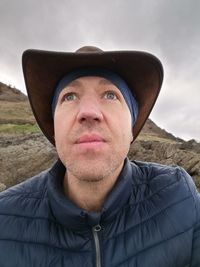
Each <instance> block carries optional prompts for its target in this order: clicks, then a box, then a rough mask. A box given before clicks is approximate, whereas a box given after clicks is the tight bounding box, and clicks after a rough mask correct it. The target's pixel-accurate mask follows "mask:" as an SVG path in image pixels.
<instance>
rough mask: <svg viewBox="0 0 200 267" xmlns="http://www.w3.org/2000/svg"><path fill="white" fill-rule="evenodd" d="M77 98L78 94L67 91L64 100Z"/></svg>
mask: <svg viewBox="0 0 200 267" xmlns="http://www.w3.org/2000/svg"><path fill="white" fill-rule="evenodd" d="M75 99H76V94H75V93H67V94H65V95H64V100H65V101H73V100H75Z"/></svg>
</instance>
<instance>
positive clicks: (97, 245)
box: [92, 224, 101, 267]
mask: <svg viewBox="0 0 200 267" xmlns="http://www.w3.org/2000/svg"><path fill="white" fill-rule="evenodd" d="M100 231H101V225H99V224H97V225H95V226H94V227H92V233H93V237H94V243H95V250H96V267H101V250H100V242H99V236H98V232H100Z"/></svg>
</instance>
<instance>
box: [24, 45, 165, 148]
mask: <svg viewBox="0 0 200 267" xmlns="http://www.w3.org/2000/svg"><path fill="white" fill-rule="evenodd" d="M22 66H23V73H24V79H25V83H26V88H27V93H28V97H29V101H30V104H31V107H32V110H33V114H34V116H35V118H36V121H37V123H38V125H39V127H40V128H41V130H42V131H43V133H44V135H45V136H46V137H47V138H48V139H49V141H50V142H51V143H52V144H53V145H55V141H54V122H53V116H52V109H51V104H52V99H53V95H54V89H55V88H56V86H57V84H58V82H59V81H60V80H61V79H62V78H63V77H64V76H65V75H66V74H68V73H69V72H71V71H73V70H76V69H78V68H84V67H101V68H102V67H103V68H106V69H108V70H111V71H113V72H115V73H117V74H119V75H120V76H121V77H122V78H123V79H124V80H125V81H126V83H127V84H128V86H129V88H130V89H131V91H132V93H133V94H134V97H135V98H136V100H137V102H138V107H139V111H138V117H137V120H136V122H135V124H134V126H133V137H134V139H135V138H136V137H137V135H138V134H139V132H140V131H141V129H142V127H143V125H144V123H145V121H146V120H147V118H148V116H149V114H150V112H151V110H152V108H153V106H154V104H155V101H156V99H157V97H158V94H159V92H160V88H161V85H162V81H163V68H162V64H161V62H160V61H159V60H158V59H157V58H156V57H155V56H153V55H151V54H149V53H146V52H141V51H102V50H101V49H99V48H97V47H92V46H84V47H82V48H80V49H78V50H77V51H76V52H54V51H42V50H33V49H31V50H26V51H25V52H24V53H23V56H22Z"/></svg>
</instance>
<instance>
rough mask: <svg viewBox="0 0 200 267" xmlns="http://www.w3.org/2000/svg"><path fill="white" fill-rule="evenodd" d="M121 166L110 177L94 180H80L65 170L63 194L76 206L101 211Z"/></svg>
mask: <svg viewBox="0 0 200 267" xmlns="http://www.w3.org/2000/svg"><path fill="white" fill-rule="evenodd" d="M120 171H121V167H120V168H119V169H118V170H116V172H115V174H114V175H113V174H112V176H111V177H105V178H104V179H102V180H100V181H96V182H94V181H93V182H88V181H82V180H79V179H78V178H76V177H74V176H73V175H71V174H69V173H67V172H66V174H65V177H64V183H63V185H64V192H65V195H66V196H67V197H68V198H69V199H70V200H71V201H72V202H73V203H75V204H76V205H77V206H78V207H80V208H82V209H84V210H87V211H90V212H92V211H93V212H98V211H101V209H102V205H103V203H104V201H105V199H106V197H107V195H108V194H109V192H110V191H111V189H112V188H113V186H114V185H115V183H116V181H117V178H118V176H119V173H120Z"/></svg>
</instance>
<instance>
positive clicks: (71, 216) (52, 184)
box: [47, 159, 132, 230]
mask: <svg viewBox="0 0 200 267" xmlns="http://www.w3.org/2000/svg"><path fill="white" fill-rule="evenodd" d="M65 171H66V169H65V167H64V165H63V164H62V163H61V162H60V160H58V161H57V162H56V164H55V165H54V166H53V168H52V169H51V170H50V171H49V179H48V189H47V190H48V197H49V201H50V206H51V209H52V213H53V215H54V217H55V219H56V221H58V222H59V223H60V224H62V225H64V226H66V227H67V228H70V229H74V230H84V229H86V228H87V229H88V227H92V226H95V225H97V224H102V225H103V224H105V223H106V222H107V221H109V220H112V219H113V218H114V216H115V215H116V214H117V213H119V212H120V210H121V209H122V208H123V207H124V206H125V204H126V203H127V202H128V200H129V198H130V195H131V183H132V168H131V163H130V162H129V160H128V159H126V160H125V162H124V167H123V169H122V171H121V173H120V175H119V177H118V180H117V183H116V184H115V186H114V187H113V189H112V190H111V192H110V193H109V195H108V197H107V199H106V200H105V202H104V205H103V208H102V211H101V212H87V211H85V210H83V209H81V208H79V207H77V206H76V205H75V204H74V203H73V202H71V201H70V200H69V199H68V198H67V197H66V196H65V195H64V191H63V187H62V184H63V177H64V175H65Z"/></svg>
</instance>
